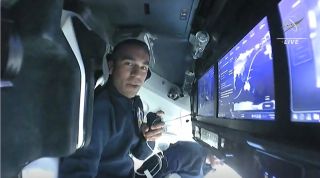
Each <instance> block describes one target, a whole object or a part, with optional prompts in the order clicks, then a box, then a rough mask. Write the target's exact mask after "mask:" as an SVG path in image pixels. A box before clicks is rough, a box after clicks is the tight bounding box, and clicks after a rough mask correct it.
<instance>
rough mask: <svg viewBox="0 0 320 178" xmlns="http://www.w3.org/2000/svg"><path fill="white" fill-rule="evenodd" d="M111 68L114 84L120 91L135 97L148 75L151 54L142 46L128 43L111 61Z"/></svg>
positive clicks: (127, 95) (129, 96)
mask: <svg viewBox="0 0 320 178" xmlns="http://www.w3.org/2000/svg"><path fill="white" fill-rule="evenodd" d="M109 68H110V74H112V82H113V85H114V86H115V87H116V89H117V90H118V91H119V93H121V94H122V95H124V96H126V97H128V98H133V97H134V96H135V95H136V94H137V93H138V91H139V89H140V87H141V86H142V85H143V83H144V81H145V79H146V77H147V73H148V69H149V55H148V53H147V52H146V51H145V50H144V49H143V48H142V47H139V46H134V45H127V46H124V47H122V48H121V49H120V51H118V53H117V55H116V56H115V59H114V60H113V61H110V62H109Z"/></svg>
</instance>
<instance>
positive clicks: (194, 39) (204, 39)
mask: <svg viewBox="0 0 320 178" xmlns="http://www.w3.org/2000/svg"><path fill="white" fill-rule="evenodd" d="M209 40H210V36H209V34H208V33H207V32H205V31H198V32H197V33H196V35H191V36H190V39H189V41H190V43H191V44H192V58H193V59H199V58H200V57H201V56H202V54H203V51H204V49H205V48H206V46H207V44H208V42H209Z"/></svg>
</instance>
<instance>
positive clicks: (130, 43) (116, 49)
mask: <svg viewBox="0 0 320 178" xmlns="http://www.w3.org/2000/svg"><path fill="white" fill-rule="evenodd" d="M126 46H138V47H140V48H142V49H143V50H144V51H145V52H146V53H147V54H148V56H149V58H150V51H149V47H148V45H147V44H146V43H145V42H143V41H140V40H137V39H127V40H123V41H121V42H119V43H118V44H116V46H115V47H114V49H113V51H112V53H111V54H110V55H109V56H108V61H109V60H116V59H117V55H118V53H119V52H120V51H121V50H122V49H123V48H124V47H126Z"/></svg>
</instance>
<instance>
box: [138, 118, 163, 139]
mask: <svg viewBox="0 0 320 178" xmlns="http://www.w3.org/2000/svg"><path fill="white" fill-rule="evenodd" d="M163 127H164V122H160V123H158V124H154V125H152V126H151V127H150V128H149V127H148V126H147V125H146V124H142V125H141V130H142V134H143V136H144V138H145V139H146V140H147V141H155V140H157V139H158V138H159V137H161V135H162V133H163V131H164V130H163Z"/></svg>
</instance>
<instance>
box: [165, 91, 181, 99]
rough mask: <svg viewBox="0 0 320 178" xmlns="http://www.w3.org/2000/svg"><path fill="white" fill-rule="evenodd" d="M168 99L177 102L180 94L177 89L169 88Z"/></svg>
mask: <svg viewBox="0 0 320 178" xmlns="http://www.w3.org/2000/svg"><path fill="white" fill-rule="evenodd" d="M168 97H169V98H171V99H173V100H177V99H178V98H179V97H180V92H179V89H178V88H171V89H170V90H169V92H168Z"/></svg>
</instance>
